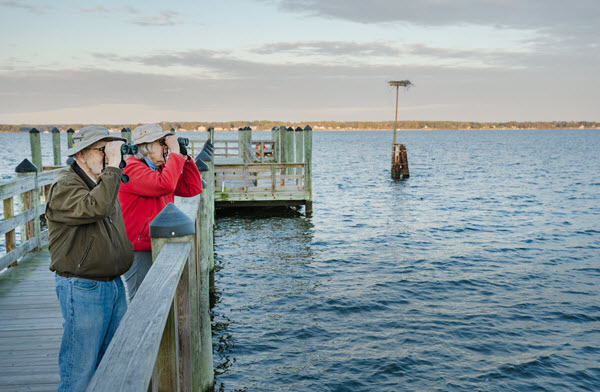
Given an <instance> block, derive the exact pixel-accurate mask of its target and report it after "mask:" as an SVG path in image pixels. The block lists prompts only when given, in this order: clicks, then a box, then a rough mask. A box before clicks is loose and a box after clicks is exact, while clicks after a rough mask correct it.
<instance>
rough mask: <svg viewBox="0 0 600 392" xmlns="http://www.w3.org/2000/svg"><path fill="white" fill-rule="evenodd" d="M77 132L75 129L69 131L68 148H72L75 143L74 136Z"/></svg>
mask: <svg viewBox="0 0 600 392" xmlns="http://www.w3.org/2000/svg"><path fill="white" fill-rule="evenodd" d="M74 133H75V130H74V129H73V128H69V129H67V148H72V147H73V146H74V145H75V143H74V142H73V134H74Z"/></svg>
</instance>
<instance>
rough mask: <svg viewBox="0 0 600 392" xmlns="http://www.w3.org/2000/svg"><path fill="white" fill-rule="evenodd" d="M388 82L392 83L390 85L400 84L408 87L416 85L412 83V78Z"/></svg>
mask: <svg viewBox="0 0 600 392" xmlns="http://www.w3.org/2000/svg"><path fill="white" fill-rule="evenodd" d="M388 83H389V84H390V86H400V87H406V88H409V87H410V86H414V84H412V83H411V82H410V80H390V81H389V82H388Z"/></svg>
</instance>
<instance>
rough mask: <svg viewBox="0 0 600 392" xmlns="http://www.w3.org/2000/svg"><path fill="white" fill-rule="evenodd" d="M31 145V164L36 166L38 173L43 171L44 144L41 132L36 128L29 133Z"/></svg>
mask: <svg viewBox="0 0 600 392" xmlns="http://www.w3.org/2000/svg"><path fill="white" fill-rule="evenodd" d="M29 144H30V146H31V163H33V164H34V165H35V167H36V168H37V171H42V142H41V140H40V131H38V130H37V129H35V128H34V129H32V130H31V131H29Z"/></svg>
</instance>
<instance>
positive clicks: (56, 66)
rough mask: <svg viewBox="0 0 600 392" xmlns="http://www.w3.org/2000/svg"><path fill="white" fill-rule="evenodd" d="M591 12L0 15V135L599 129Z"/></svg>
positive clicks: (534, 0) (87, 11)
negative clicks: (187, 126) (196, 128)
mask: <svg viewBox="0 0 600 392" xmlns="http://www.w3.org/2000/svg"><path fill="white" fill-rule="evenodd" d="M599 23H600V1H599V0H571V1H564V0H244V1H241V0H220V1H210V2H209V1H176V2H172V1H171V2H167V1H154V0H146V1H143V2H142V1H136V2H133V1H123V0H120V1H112V0H104V1H60V0H54V1H37V0H0V50H1V53H2V56H0V123H13V124H14V123H73V122H78V123H79V122H80V123H121V122H152V121H177V120H178V121H227V120H280V121H309V120H313V121H315V120H372V121H378V120H390V119H391V120H393V117H394V105H395V88H392V87H390V86H389V85H388V84H387V81H389V80H404V79H408V80H410V81H412V83H413V84H414V85H415V86H414V87H413V88H411V89H409V90H407V91H403V90H401V91H400V98H399V118H400V119H406V120H455V121H509V120H515V121H552V120H588V121H600V71H599V69H598V65H599V64H600V33H599V31H598V27H599Z"/></svg>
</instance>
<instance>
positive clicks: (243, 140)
mask: <svg viewBox="0 0 600 392" xmlns="http://www.w3.org/2000/svg"><path fill="white" fill-rule="evenodd" d="M246 145H252V128H250V127H244V128H240V129H239V130H238V156H239V157H240V158H242V159H243V160H244V162H246V153H245V151H246Z"/></svg>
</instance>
